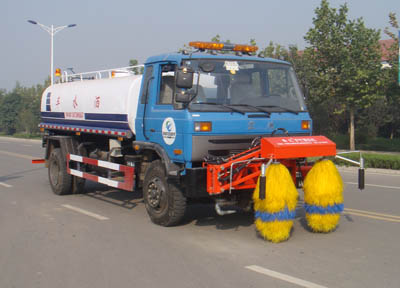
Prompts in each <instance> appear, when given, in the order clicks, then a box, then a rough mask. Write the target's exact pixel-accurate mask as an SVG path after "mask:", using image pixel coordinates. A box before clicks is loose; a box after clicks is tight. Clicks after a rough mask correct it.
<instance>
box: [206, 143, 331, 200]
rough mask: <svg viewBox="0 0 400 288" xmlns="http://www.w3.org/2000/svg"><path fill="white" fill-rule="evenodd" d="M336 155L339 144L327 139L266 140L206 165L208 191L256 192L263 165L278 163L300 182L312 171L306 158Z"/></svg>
mask: <svg viewBox="0 0 400 288" xmlns="http://www.w3.org/2000/svg"><path fill="white" fill-rule="evenodd" d="M318 156H336V144H335V143H334V142H332V141H331V140H329V139H328V138H326V137H325V136H293V137H290V136H287V137H264V138H261V140H260V144H259V145H258V146H256V147H254V148H251V149H249V150H247V151H244V152H242V153H239V154H236V155H234V156H232V157H230V158H228V159H226V161H225V162H224V163H204V164H203V166H204V167H206V168H207V192H208V193H209V194H210V195H217V194H221V193H224V192H225V191H231V190H232V189H235V190H243V189H254V188H255V187H256V184H257V179H258V177H259V176H260V173H261V165H262V164H268V165H269V164H270V163H272V161H274V160H276V161H279V162H281V163H282V164H284V165H285V166H286V167H288V169H289V171H290V173H291V176H292V178H293V181H294V182H295V183H296V177H297V175H298V173H301V176H302V178H303V179H304V177H305V176H306V174H307V173H308V171H309V170H310V169H311V167H312V166H311V165H310V164H308V163H307V162H306V161H305V158H306V157H318Z"/></svg>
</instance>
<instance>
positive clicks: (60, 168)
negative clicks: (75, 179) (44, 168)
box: [48, 148, 72, 195]
mask: <svg viewBox="0 0 400 288" xmlns="http://www.w3.org/2000/svg"><path fill="white" fill-rule="evenodd" d="M48 172H49V181H50V186H51V189H52V190H53V192H54V194H57V195H67V194H71V193H72V189H71V187H72V176H71V175H69V174H68V173H67V164H66V162H65V159H64V158H63V157H62V153H61V149H60V148H54V149H53V150H52V151H51V153H50V157H49V170H48Z"/></svg>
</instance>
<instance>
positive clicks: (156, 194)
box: [143, 160, 186, 226]
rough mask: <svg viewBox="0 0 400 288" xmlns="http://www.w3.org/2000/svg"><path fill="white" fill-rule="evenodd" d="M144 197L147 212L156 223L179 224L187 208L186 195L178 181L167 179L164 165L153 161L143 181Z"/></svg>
mask: <svg viewBox="0 0 400 288" xmlns="http://www.w3.org/2000/svg"><path fill="white" fill-rule="evenodd" d="M143 198H144V203H145V206H146V210H147V213H148V214H149V216H150V219H151V221H152V222H154V223H155V224H158V225H161V226H173V225H176V224H178V223H179V222H180V221H181V220H182V218H183V216H184V214H185V210H186V197H185V196H184V195H183V193H182V190H181V188H179V187H178V185H177V184H176V183H173V182H169V181H167V177H166V173H165V169H164V165H163V164H162V163H161V161H160V160H156V161H153V162H152V163H151V164H150V167H149V168H148V169H147V172H146V175H145V178H144V183H143Z"/></svg>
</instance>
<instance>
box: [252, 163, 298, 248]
mask: <svg viewBox="0 0 400 288" xmlns="http://www.w3.org/2000/svg"><path fill="white" fill-rule="evenodd" d="M265 178H266V183H265V197H261V198H265V199H260V194H262V193H260V179H258V182H257V186H256V189H255V190H254V193H253V200H254V210H255V218H256V221H255V224H256V229H257V230H258V231H259V233H260V235H261V236H263V237H264V238H265V239H267V240H269V241H271V242H274V243H277V242H281V241H284V240H287V239H288V238H289V236H290V231H291V229H292V226H293V219H294V217H295V214H296V211H295V209H296V205H297V197H298V193H297V190H296V187H295V185H294V183H293V180H292V177H291V176H290V173H289V171H288V169H287V168H286V167H285V166H284V165H282V164H280V163H277V164H271V165H270V166H269V167H268V169H267V172H266V175H265ZM261 186H263V185H261Z"/></svg>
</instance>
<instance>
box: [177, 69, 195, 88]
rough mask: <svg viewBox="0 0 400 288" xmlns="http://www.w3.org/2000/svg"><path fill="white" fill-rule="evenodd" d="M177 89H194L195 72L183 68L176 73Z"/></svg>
mask: <svg viewBox="0 0 400 288" xmlns="http://www.w3.org/2000/svg"><path fill="white" fill-rule="evenodd" d="M176 87H178V88H183V89H190V88H192V87H193V71H192V70H191V69H190V68H187V67H182V68H180V69H179V70H178V71H177V73H176Z"/></svg>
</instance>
